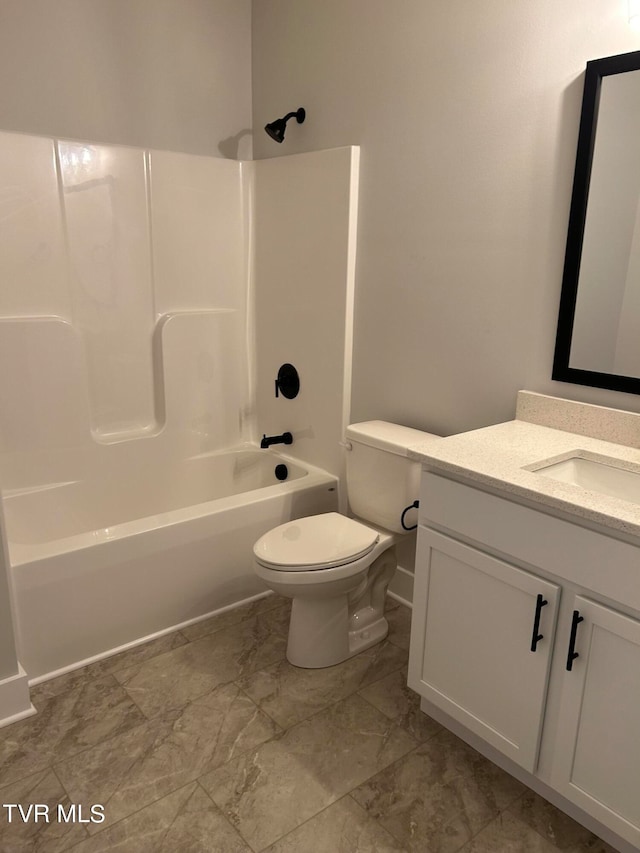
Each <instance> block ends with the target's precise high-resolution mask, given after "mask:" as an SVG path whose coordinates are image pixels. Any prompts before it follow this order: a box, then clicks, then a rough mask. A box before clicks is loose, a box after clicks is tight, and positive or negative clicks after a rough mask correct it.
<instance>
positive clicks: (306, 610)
mask: <svg viewBox="0 0 640 853" xmlns="http://www.w3.org/2000/svg"><path fill="white" fill-rule="evenodd" d="M346 437H347V491H348V495H349V500H350V503H351V508H352V510H353V511H354V513H355V514H356V516H358V517H356V518H350V517H348V516H345V515H341V514H339V513H336V512H329V513H323V514H320V515H314V516H308V517H306V518H301V519H297V520H295V521H290V522H287V523H286V524H281V525H279V526H278V527H275V528H273V529H272V530H270V531H268V532H267V533H265V535H264V536H262V537H261V538H260V539H259V540H258V541H257V542H256V544H255V545H254V549H253V553H254V558H255V565H254V568H255V572H256V574H257V575H258V577H259V578H261V579H262V580H263V581H264V583H265V584H266V585H267V587H269V588H270V589H272V590H274V591H275V592H277V593H279V594H280V595H283V596H285V597H287V598H291V599H292V600H293V602H292V607H291V621H290V623H289V638H288V643H287V659H288V660H289V662H290V663H292V664H294V665H295V666H300V667H308V668H319V667H326V666H332V665H334V664H337V663H340V662H341V661H343V660H346V659H347V658H349V657H352V656H353V655H355V654H358V652H361V651H363V650H364V649H367V648H369V647H370V646H373V645H374V644H375V643H378V642H380V641H381V640H383V639H384V638H385V637H386V635H387V632H388V630H389V626H388V623H387V620H386V619H385V617H384V605H385V598H386V593H387V587H388V585H389V582H390V580H391V578H392V577H393V574H394V572H395V570H396V567H397V558H396V549H395V544H396V542H397V541H398V539H399V538H400V536H401V535H403V534H406V533H407V532H408V530H407V528H406V527H405V526H404V524H403V519H404V516H403V512H404V511H405V510H406V509H407V508H408V507H410V506H411V504H412V503H413V501H415V499H416V498H417V496H418V487H419V478H420V465H419V463H417V462H414V461H413V460H411V459H410V458H409V457H408V456H407V451H408V448H409V447H411V446H414V445H418V444H424V443H425V441H428V440H430V439H435V438H437V437H436V436H433V435H431V434H430V433H424V432H421V431H420V430H414V429H410V428H408V427H402V426H398V425H396V424H389V423H386V422H384V421H368V422H366V423H363V424H354V425H352V426H350V427H349V428H348V429H347V433H346ZM413 512H414V513H415V510H413Z"/></svg>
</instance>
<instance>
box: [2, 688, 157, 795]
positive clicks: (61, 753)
mask: <svg viewBox="0 0 640 853" xmlns="http://www.w3.org/2000/svg"><path fill="white" fill-rule="evenodd" d="M144 720H145V717H144V715H143V714H142V713H141V711H140V709H139V708H138V707H137V706H136V705H135V704H134V703H133V702H132V701H131V699H130V698H129V696H128V695H127V693H126V691H125V690H124V689H123V688H122V687H121V686H120V685H119V684H118V683H117V681H116V680H115V679H114V678H113V676H111V675H106V676H103V677H102V678H97V679H90V680H88V681H84V682H81V683H79V684H76V685H75V686H74V687H73V688H71V689H70V690H69V691H68V692H66V693H62V694H59V695H57V696H53V697H51V698H50V699H48V700H47V701H45V702H43V703H41V707H40V709H39V711H38V713H37V714H36V715H35V716H33V717H28V718H27V719H26V720H21V721H20V722H18V723H14V724H13V725H11V726H7V727H6V728H5V729H0V784H3V783H6V782H9V781H12V780H16V779H20V778H21V777H23V776H27V775H29V774H30V773H33V772H35V771H36V770H39V769H42V768H44V767H45V766H47V765H49V764H51V763H52V762H53V761H60V760H62V759H64V758H68V757H70V756H71V755H75V754H76V753H78V752H82V751H83V750H85V749H88V748H89V747H91V746H94V745H95V744H97V743H100V742H101V741H103V740H107V739H108V738H111V737H114V736H115V735H117V734H119V733H121V732H124V731H126V730H127V729H130V728H133V727H134V726H136V725H138V724H139V723H141V722H144Z"/></svg>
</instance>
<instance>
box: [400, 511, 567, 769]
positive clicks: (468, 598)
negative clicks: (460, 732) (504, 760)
mask: <svg viewBox="0 0 640 853" xmlns="http://www.w3.org/2000/svg"><path fill="white" fill-rule="evenodd" d="M558 600H559V588H558V586H556V585H555V584H552V583H549V582H548V581H546V580H543V579H542V578H539V577H536V576H535V575H533V574H531V573H529V572H526V571H523V570H522V569H518V568H516V567H515V566H512V565H510V564H509V563H505V562H503V561H502V560H497V559H495V558H493V557H490V556H489V555H487V554H484V553H482V552H481V551H477V550H476V549H475V548H470V547H468V546H466V545H462V544H461V543H459V542H456V541H455V540H453V539H449V538H448V537H446V536H442V535H441V534H439V533H435V532H434V531H432V530H429V529H427V528H424V527H421V528H420V530H419V536H418V551H417V558H416V578H415V586H414V597H413V617H412V631H411V652H410V662H409V686H410V687H411V688H412V689H413V690H415V691H416V692H417V693H419V694H420V695H421V696H424V697H425V698H426V699H428V700H429V701H430V702H432V703H433V704H434V705H436V706H437V707H439V708H441V709H442V710H443V711H446V713H447V714H449V716H451V717H453V718H454V719H455V720H458V721H459V722H460V723H462V724H463V725H465V726H466V727H467V728H468V729H470V730H471V731H473V732H475V733H476V734H478V735H480V736H481V737H482V738H484V740H486V741H487V742H488V743H490V744H492V745H493V746H495V747H496V748H497V749H499V750H501V751H502V752H503V753H504V754H505V755H507V756H509V758H511V759H513V760H514V761H516V762H518V764H520V765H521V766H522V767H524V768H526V769H527V770H529V771H533V770H534V768H535V765H536V759H537V754H538V744H539V740H540V732H541V725H542V714H543V708H544V703H545V697H546V689H547V679H548V673H549V663H550V659H551V647H552V644H553V635H554V631H555V622H556V613H557V604H558ZM543 602H546V603H543ZM532 649H533V650H532Z"/></svg>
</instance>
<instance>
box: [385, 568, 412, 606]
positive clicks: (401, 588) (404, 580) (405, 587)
mask: <svg viewBox="0 0 640 853" xmlns="http://www.w3.org/2000/svg"><path fill="white" fill-rule="evenodd" d="M389 595H390V596H391V597H392V598H395V599H396V600H397V601H400V602H401V603H402V604H406V605H407V607H411V604H412V602H413V572H409V571H407V569H404V568H403V567H402V566H398V568H397V569H396V572H395V574H394V576H393V577H392V578H391V583H390V584H389Z"/></svg>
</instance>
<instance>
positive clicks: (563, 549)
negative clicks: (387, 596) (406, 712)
mask: <svg viewBox="0 0 640 853" xmlns="http://www.w3.org/2000/svg"><path fill="white" fill-rule="evenodd" d="M597 599H600V601H598V600H597ZM616 601H618V602H621V605H620V607H621V610H625V609H626V610H627V611H631V614H634V613H635V615H636V616H638V615H640V548H638V547H637V546H635V545H633V544H631V543H630V542H624V541H621V540H619V539H615V538H612V537H609V536H607V535H605V534H603V533H601V532H598V531H596V530H593V529H588V528H586V527H582V526H580V525H577V524H574V523H572V522H571V521H568V520H565V519H560V518H557V517H554V516H552V515H550V514H547V513H544V512H540V511H538V510H537V509H534V508H532V507H530V506H524V505H522V504H519V503H516V502H513V501H511V500H508V499H505V498H503V497H501V496H499V495H496V494H490V493H488V492H485V491H483V490H481V489H477V488H474V487H471V486H469V485H466V484H464V483H460V482H456V481H454V480H450V479H448V478H446V477H443V476H440V475H438V474H435V473H425V474H424V475H423V485H422V491H421V496H420V528H419V533H418V548H417V558H416V576H415V586H414V598H413V621H412V634H411V651H410V662H409V686H410V687H411V688H413V689H414V690H415V691H416V692H418V693H419V694H420V695H421V696H422V697H423V708H424V709H425V710H427V711H428V710H430V709H436V710H438V711H441V712H444V716H441V717H440V719H441V721H442V722H445V724H446V722H447V720H453V721H455V723H456V724H457V725H458V731H459V733H463V734H464V731H466V732H469V733H471V735H472V736H471V737H470V742H474V743H477V742H478V738H479V739H481V741H482V743H484V744H488V745H489V750H488V751H487V754H488V755H489V757H493V756H494V755H495V754H499V755H502V756H505V757H506V758H507V762H506V763H505V765H504V766H506V767H507V769H512V768H511V766H510V765H509V761H510V762H512V763H513V765H517V766H518V767H519V768H523V769H524V771H526V773H524V774H522V773H519V774H518V775H519V777H520V778H521V779H522V780H523V781H525V782H529V783H530V784H531V787H534V788H535V787H536V785H535V781H536V780H540V781H541V782H542V783H543V786H544V790H542V789H541V790H542V792H543V793H544V794H545V795H546V796H548V794H549V791H554V792H557V793H558V794H559V795H560V796H561V797H562V798H564V799H565V800H567V801H570V802H571V803H573V804H575V805H576V806H578V807H579V809H581V810H582V812H584V813H585V814H587V815H590V816H591V817H592V818H595V820H597V821H599V822H600V823H601V824H602V825H603V826H605V827H608V828H609V829H611V830H612V832H614V833H616V835H617V836H619V837H620V838H622V839H624V840H625V841H627V842H628V843H629V844H631V845H632V849H640V620H638V619H637V618H634V616H633V615H629V612H627V613H622V612H619V611H617V610H616V609H615V602H616ZM603 602H604V603H603ZM612 602H613V604H612ZM474 738H475V740H474ZM558 804H559V805H560V806H561V807H563V805H564V804H563V802H562V801H560V800H559V801H558ZM575 816H577V817H579V814H576V815H575Z"/></svg>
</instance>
